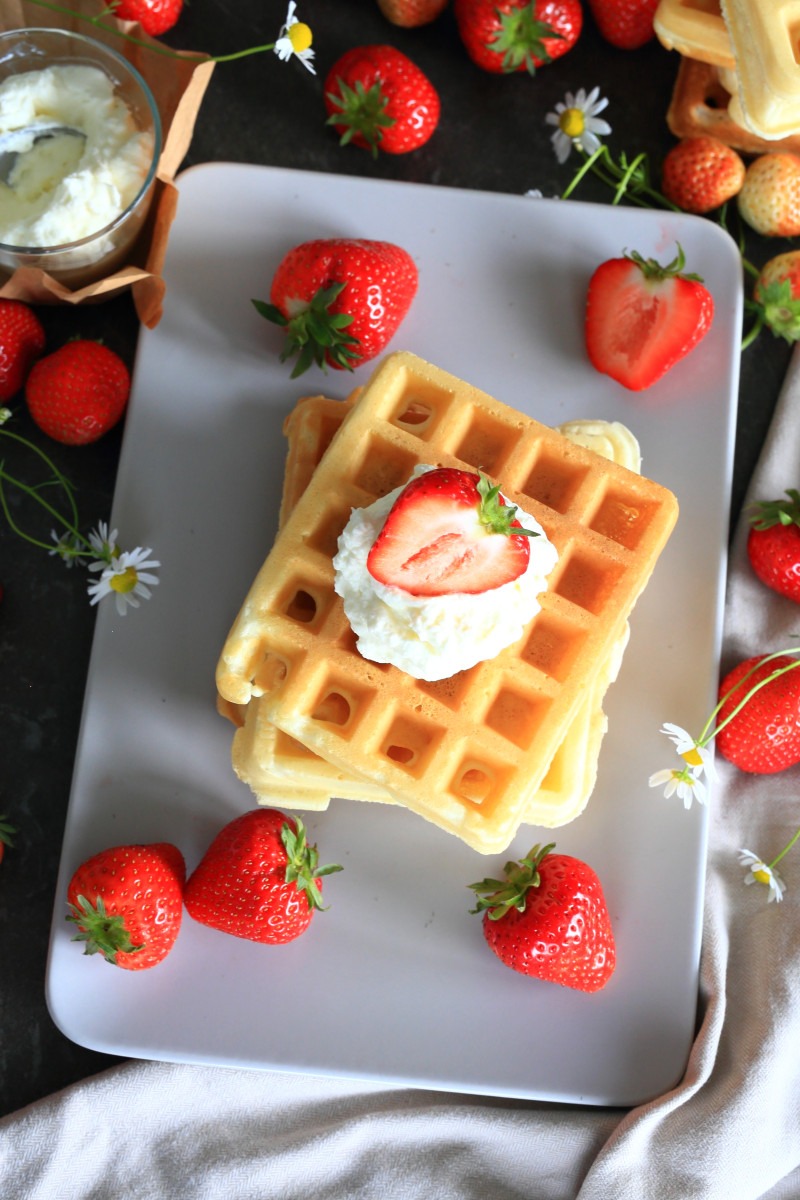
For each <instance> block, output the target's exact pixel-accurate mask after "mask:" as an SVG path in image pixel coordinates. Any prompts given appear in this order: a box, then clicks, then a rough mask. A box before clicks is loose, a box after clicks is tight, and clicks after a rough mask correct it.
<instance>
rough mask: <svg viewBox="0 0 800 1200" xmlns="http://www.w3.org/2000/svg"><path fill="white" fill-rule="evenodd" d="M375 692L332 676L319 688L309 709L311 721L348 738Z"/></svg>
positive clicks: (333, 674) (348, 680) (334, 675)
mask: <svg viewBox="0 0 800 1200" xmlns="http://www.w3.org/2000/svg"><path fill="white" fill-rule="evenodd" d="M373 696H374V693H373V692H372V690H371V689H369V688H361V687H357V686H354V684H353V681H352V680H350V679H346V678H344V677H341V678H339V677H337V676H336V674H335V673H333V672H332V673H331V674H329V675H328V676H327V677H326V678H325V680H324V681H323V682H322V684H321V685H320V686H319V688H318V689H317V693H316V696H315V698H314V700H313V703H312V704H311V705H310V708H309V716H310V717H311V720H312V721H317V722H319V724H321V725H325V726H326V727H327V728H328V729H329V730H330V731H331V732H334V733H338V734H339V735H340V736H341V737H343V738H349V737H350V736H351V735H352V733H353V732H354V730H355V729H356V727H357V725H358V724H359V721H360V720H361V718H362V717H363V716H364V713H365V712H366V710H367V708H368V707H369V704H370V702H371V701H372V699H373Z"/></svg>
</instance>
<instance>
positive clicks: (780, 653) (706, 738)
mask: <svg viewBox="0 0 800 1200" xmlns="http://www.w3.org/2000/svg"><path fill="white" fill-rule="evenodd" d="M792 654H800V649H798V648H797V647H793V648H792V649H789V650H774V651H773V652H772V653H771V654H767V655H766V656H765V657H764V658H760V659H759V660H758V662H756V663H754V664H753V666H752V667H750V669H749V670H748V671H746V672H745V674H744V675H743V676H742V677H741V679H739V680H738V681H737V682H736V683H735V684H734V686H733V687H732V688H730V690H729V691H727V692H726V693H725V695H724V696H722V698H721V699H720V701H719V703H718V704H717V705H716V706H715V707H714V709H713V710H712V712H711V716H710V717H709V718H708V720H707V721H706V723H705V725H704V726H703V730H702V732H701V734H700V737H699V738H698V739H697V745H698V746H707V745H708V743H709V742H710V741H712V740H713V739H714V738H715V737H716V735H717V734H718V733H719V732H720V730H722V729H724V728H725V726H726V725H729V724H730V722H731V721H732V720H733V719H734V718H735V717H737V716H738V715H739V713H740V712H741V711H742V709H743V708H744V707H745V705H746V704H748V703H749V701H750V700H751V699H752V698H753V696H755V694H756V693H757V692H759V691H761V689H762V688H763V687H766V686H767V685H768V684H770V683H774V682H775V680H776V679H780V677H781V675H785V674H786V673H787V672H788V671H793V670H794V669H795V667H800V658H798V659H795V660H794V661H793V662H791V663H788V664H785V665H784V666H782V667H778V668H777V669H776V670H774V671H771V672H770V673H769V675H767V676H765V677H764V679H761V680H759V682H758V683H756V684H753V686H752V687H751V688H750V689H749V690H748V691H747V692H746V694H745V695H744V696H743V697H742V699H741V700H740V701H739V702H738V703H737V704H736V705H735V707H734V708H733V709H731V711H730V712H729V713H728V715H727V716H726V717H725V718H724V720H722V721H721V722H720V723H719V725H717V726H716V727H715V728H714V729H712V725H713V724H714V721H715V720H716V718H717V716H718V715H719V713H720V711H721V710H722V708H723V707H724V706H725V704H727V702H728V700H729V699H730V698H731V696H733V694H734V693H735V692H736V691H738V690H739V688H740V687H742V685H743V684H745V683H746V682H747V680H748V679H750V678H751V677H752V676H753V675H754V674H755V672H756V671H760V670H761V669H762V667H764V666H766V664H767V663H770V662H773V661H774V660H775V659H776V658H784V657H786V656H791V655H792ZM709 730H711V732H709Z"/></svg>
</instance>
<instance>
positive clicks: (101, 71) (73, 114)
mask: <svg viewBox="0 0 800 1200" xmlns="http://www.w3.org/2000/svg"><path fill="white" fill-rule="evenodd" d="M65 130H66V131H67V132H65ZM0 148H1V149H3V150H4V151H10V152H11V153H10V156H9V158H8V159H7V160H6V163H5V169H4V171H3V173H2V179H0V272H2V274H3V275H4V276H5V277H6V278H7V277H8V276H9V275H11V274H12V273H13V272H14V271H15V270H17V269H18V268H20V267H36V268H40V269H42V270H44V271H46V272H47V273H48V274H50V275H51V276H53V277H55V278H57V279H58V280H59V281H60V282H63V283H65V284H66V285H68V286H72V287H79V286H82V285H83V284H84V283H86V282H90V281H91V280H92V279H97V278H100V277H102V276H103V275H107V274H110V273H111V272H112V271H113V270H115V269H116V268H117V267H118V266H120V265H121V264H122V263H123V262H124V261H125V260H126V257H127V255H128V254H129V252H130V250H131V247H132V244H133V242H134V241H135V239H136V237H137V236H138V234H139V232H140V230H141V228H142V225H143V223H144V220H145V218H146V216H147V213H148V210H149V206H150V201H151V199H152V195H153V190H154V186H155V177H156V170H157V166H158V160H159V157H160V154H161V121H160V116H159V111H158V107H157V105H156V103H155V100H154V98H153V96H152V93H151V92H150V89H149V87H148V86H147V84H146V82H145V81H144V79H143V78H142V77H141V75H139V73H138V71H136V70H135V69H134V68H133V67H132V66H131V64H130V63H129V62H128V61H127V59H125V58H124V57H123V56H122V55H121V54H118V53H117V52H116V51H115V50H112V49H111V48H110V47H108V46H105V45H103V44H102V43H100V42H97V41H94V40H93V39H90V38H86V37H83V36H82V35H80V34H73V33H68V32H66V31H64V30H58V29H23V30H13V31H11V32H9V33H5V34H3V35H0Z"/></svg>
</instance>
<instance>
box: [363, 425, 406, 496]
mask: <svg viewBox="0 0 800 1200" xmlns="http://www.w3.org/2000/svg"><path fill="white" fill-rule="evenodd" d="M416 465H417V456H416V455H415V454H413V453H411V452H410V451H406V450H403V449H402V448H400V447H399V446H393V445H391V444H390V443H389V442H386V441H384V439H383V438H380V437H377V436H373V437H370V438H366V439H365V445H364V447H363V449H362V451H361V455H360V458H359V460H358V461H357V462H355V463H354V464H353V482H354V484H355V486H356V487H357V488H360V489H361V491H363V492H366V493H367V494H368V495H369V496H372V497H376V498H377V497H378V496H385V495H386V494H387V493H388V492H391V491H393V490H394V489H395V488H396V487H401V486H402V485H403V484H405V483H408V480H409V479H410V478H411V472H412V471H413V470H414V467H415V466H416Z"/></svg>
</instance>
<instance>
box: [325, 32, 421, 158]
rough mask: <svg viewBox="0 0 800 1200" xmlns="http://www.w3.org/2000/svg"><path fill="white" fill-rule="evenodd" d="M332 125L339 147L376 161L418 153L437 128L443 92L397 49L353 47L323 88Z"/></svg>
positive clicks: (335, 65)
mask: <svg viewBox="0 0 800 1200" xmlns="http://www.w3.org/2000/svg"><path fill="white" fill-rule="evenodd" d="M324 97H325V109H326V111H327V113H328V121H327V124H328V125H332V126H333V128H334V129H335V130H336V132H337V133H338V134H339V137H340V142H341V145H343V146H346V145H348V144H349V143H351V142H352V144H353V145H354V146H360V147H361V148H362V149H366V150H369V151H370V152H371V153H372V155H373V156H374V157H376V156H377V154H378V151H379V150H380V151H382V152H383V153H384V154H408V153H409V152H410V151H412V150H418V149H419V147H420V146H424V145H425V143H426V142H427V141H428V140H429V138H430V137H431V136H432V134H433V132H434V130H435V129H436V126H437V125H438V124H439V116H440V113H441V102H440V100H439V93H438V92H437V91H436V88H435V87H434V86H433V84H432V83H431V81H430V80H429V79H428V77H427V75H426V74H425V73H424V72H423V71H421V70H420V68H419V67H418V66H417V65H416V64H415V63H413V62H412V61H411V59H410V58H409V57H408V56H407V55H406V54H403V53H402V51H400V50H396V49H395V48H394V46H383V45H378V46H354V47H353V48H352V49H351V50H348V51H347V52H346V53H345V54H343V55H342V56H341V58H338V59H337V60H336V62H335V63H334V64H333V66H332V67H331V69H330V71H329V72H328V75H327V78H326V80H325V87H324Z"/></svg>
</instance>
